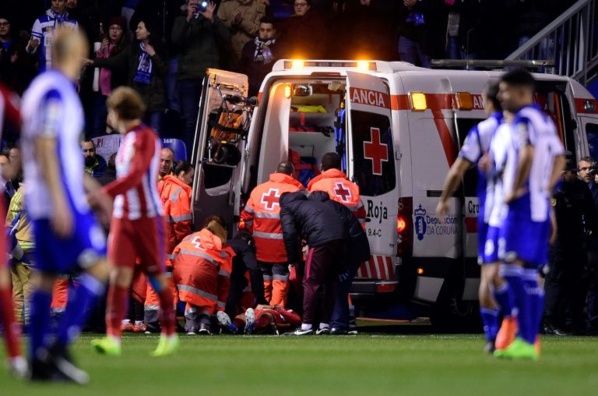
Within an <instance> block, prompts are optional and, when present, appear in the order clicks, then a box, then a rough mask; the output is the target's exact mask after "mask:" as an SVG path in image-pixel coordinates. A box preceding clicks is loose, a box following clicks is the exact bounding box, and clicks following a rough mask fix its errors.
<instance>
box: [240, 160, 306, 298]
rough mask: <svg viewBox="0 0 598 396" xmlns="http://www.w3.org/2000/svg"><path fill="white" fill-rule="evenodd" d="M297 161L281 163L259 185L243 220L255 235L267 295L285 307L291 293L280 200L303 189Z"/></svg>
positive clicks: (253, 193)
mask: <svg viewBox="0 0 598 396" xmlns="http://www.w3.org/2000/svg"><path fill="white" fill-rule="evenodd" d="M293 172H294V169H293V164H291V163H290V162H286V161H285V162H281V163H280V164H279V165H278V169H277V170H276V172H275V173H272V174H271V175H270V179H269V180H268V181H267V182H265V183H262V184H260V185H258V186H256V187H255V188H254V189H253V191H252V192H251V195H250V197H249V200H248V201H247V205H245V209H243V212H242V213H241V220H242V221H243V223H244V226H245V228H247V230H249V231H250V232H251V233H252V234H253V239H254V240H255V249H256V257H257V260H258V262H259V264H260V268H261V269H262V272H263V274H264V294H265V297H266V300H267V301H268V302H269V304H270V305H273V306H276V305H280V306H281V307H284V306H285V305H286V303H287V297H288V292H289V269H288V259H287V252H286V250H285V247H284V241H283V237H282V228H281V226H280V204H279V202H278V200H279V199H280V196H281V195H282V194H284V193H285V192H295V191H299V190H303V185H302V184H301V183H300V182H299V181H298V180H296V179H294V178H293V176H292V175H293Z"/></svg>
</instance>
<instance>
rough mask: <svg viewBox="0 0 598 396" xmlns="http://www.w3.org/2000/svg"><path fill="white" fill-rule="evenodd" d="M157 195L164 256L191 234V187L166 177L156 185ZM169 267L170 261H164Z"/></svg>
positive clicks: (177, 179) (173, 177)
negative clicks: (161, 219)
mask: <svg viewBox="0 0 598 396" xmlns="http://www.w3.org/2000/svg"><path fill="white" fill-rule="evenodd" d="M158 193H159V194H160V199H161V200H162V203H163V205H164V220H165V222H166V227H165V240H166V243H167V246H166V254H167V257H168V258H171V254H172V252H173V250H174V248H175V247H176V245H178V244H179V243H181V241H182V240H183V239H184V238H185V237H186V236H187V235H189V234H191V187H190V186H188V185H187V184H185V183H184V182H183V181H182V180H180V179H179V178H177V177H175V176H172V175H167V176H165V177H164V178H163V179H162V180H161V181H160V182H159V183H158ZM166 264H167V265H170V260H167V261H166Z"/></svg>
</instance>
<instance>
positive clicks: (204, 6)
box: [194, 1, 209, 19]
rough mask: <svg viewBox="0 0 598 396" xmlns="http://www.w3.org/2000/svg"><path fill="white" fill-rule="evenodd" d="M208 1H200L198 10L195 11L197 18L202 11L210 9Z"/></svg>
mask: <svg viewBox="0 0 598 396" xmlns="http://www.w3.org/2000/svg"><path fill="white" fill-rule="evenodd" d="M208 4H209V3H208V2H207V1H202V2H201V3H199V4H198V5H197V12H196V13H195V15H194V16H195V19H197V18H199V14H200V13H201V12H206V10H207V9H208Z"/></svg>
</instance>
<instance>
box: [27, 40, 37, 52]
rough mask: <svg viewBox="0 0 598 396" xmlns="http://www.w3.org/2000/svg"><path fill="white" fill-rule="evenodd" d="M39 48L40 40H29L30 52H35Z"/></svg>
mask: <svg viewBox="0 0 598 396" xmlns="http://www.w3.org/2000/svg"><path fill="white" fill-rule="evenodd" d="M37 47H39V40H38V39H36V38H32V39H31V40H29V42H28V43H27V48H29V50H30V51H33V50H34V49H36V48H37Z"/></svg>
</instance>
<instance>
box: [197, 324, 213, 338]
mask: <svg viewBox="0 0 598 396" xmlns="http://www.w3.org/2000/svg"><path fill="white" fill-rule="evenodd" d="M197 334H199V335H212V330H211V329H210V325H208V324H206V323H201V324H200V325H199V330H198V331H197Z"/></svg>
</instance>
